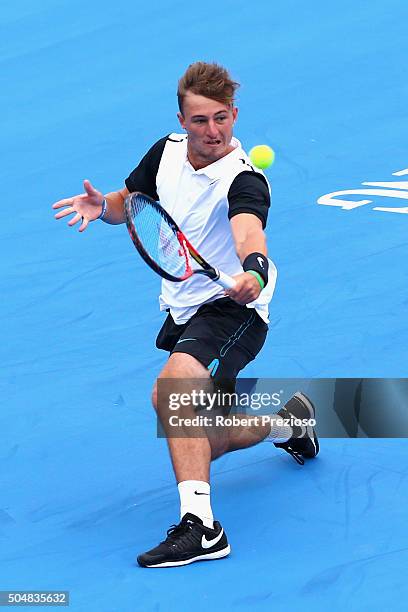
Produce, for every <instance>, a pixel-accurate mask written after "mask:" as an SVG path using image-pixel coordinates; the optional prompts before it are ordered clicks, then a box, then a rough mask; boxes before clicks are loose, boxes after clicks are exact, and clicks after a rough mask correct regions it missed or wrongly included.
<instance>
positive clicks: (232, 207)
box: [53, 62, 319, 567]
mask: <svg viewBox="0 0 408 612" xmlns="http://www.w3.org/2000/svg"><path fill="white" fill-rule="evenodd" d="M238 86H239V85H238V83H236V82H234V81H233V80H232V79H231V77H230V75H229V73H228V71H227V70H226V69H225V68H223V67H222V66H219V65H217V64H208V63H204V62H196V63H194V64H192V65H190V66H189V67H188V69H187V71H186V72H185V74H184V75H183V76H182V77H181V79H180V80H179V83H178V91H177V96H178V105H179V112H178V119H179V122H180V125H181V128H182V129H183V133H180V134H170V135H167V136H165V137H164V138H161V139H160V140H159V141H158V142H156V143H155V144H154V145H153V146H152V147H151V148H150V150H149V151H148V152H147V153H146V155H145V156H144V157H143V159H142V160H141V161H140V163H139V164H138V166H137V167H136V168H135V169H134V170H133V171H132V172H131V173H130V175H129V176H128V177H127V179H126V180H125V186H124V187H123V188H122V189H120V190H119V191H115V192H111V193H108V194H106V195H103V194H102V193H101V192H100V191H98V190H97V189H95V188H94V186H93V185H92V184H91V183H90V181H88V180H85V181H84V188H85V192H84V193H83V194H81V195H77V196H74V197H71V198H68V199H64V200H61V201H59V202H56V203H55V204H54V205H53V208H55V209H59V208H62V209H63V210H61V211H60V212H58V213H57V214H56V215H55V217H56V218H57V219H60V218H63V217H66V216H67V215H73V217H72V218H71V219H70V220H69V222H68V225H70V226H74V225H77V224H79V225H78V226H79V231H80V232H83V231H84V230H86V228H87V227H88V224H89V223H90V222H91V221H96V220H97V219H102V220H103V221H104V222H105V223H110V224H119V223H124V221H125V219H124V200H125V198H126V196H127V195H128V194H129V193H130V192H134V191H140V192H143V193H145V194H147V195H149V196H150V197H152V198H154V199H156V200H160V203H161V205H162V206H163V207H164V208H165V209H166V210H167V211H168V213H169V214H170V215H171V216H172V217H173V218H174V220H175V221H176V223H177V224H178V225H179V227H180V228H181V230H182V231H183V232H184V234H185V235H186V236H187V237H188V239H189V240H190V241H191V243H192V244H193V245H194V247H195V248H196V249H197V250H198V251H199V252H200V253H201V254H202V256H203V257H204V258H205V259H207V260H208V261H210V262H211V263H212V264H213V265H216V266H217V267H218V268H220V269H221V270H223V272H225V273H226V274H228V275H230V276H233V277H234V279H235V281H236V285H235V287H234V288H233V289H230V290H228V291H227V292H225V291H224V289H222V288H221V287H220V286H219V285H217V284H216V283H214V282H213V281H211V280H209V279H208V278H205V277H202V276H194V277H192V278H191V279H189V280H187V281H185V282H181V283H172V282H170V281H167V280H163V282H162V290H161V295H160V308H161V310H163V311H167V313H168V314H167V318H166V320H165V322H164V325H163V327H162V328H161V330H160V332H159V334H158V337H157V341H156V345H157V347H158V348H160V349H163V350H165V351H168V352H169V353H170V356H169V359H168V361H167V363H166V365H165V366H164V368H163V370H162V371H161V373H160V374H159V377H158V378H159V380H160V379H165V380H167V379H182V380H190V379H191V380H193V379H194V380H195V379H205V380H208V381H214V384H217V381H223V380H225V379H228V380H232V381H234V380H235V379H236V377H237V375H238V373H239V372H240V371H241V370H242V369H243V368H244V367H245V366H246V365H247V364H248V363H249V362H250V361H252V360H253V359H254V358H255V357H256V355H257V354H258V353H259V351H260V350H261V348H262V346H263V344H264V342H265V338H266V334H267V329H268V304H269V302H270V300H271V298H272V294H273V291H274V286H275V281H276V268H275V266H274V265H273V263H272V261H271V260H269V259H268V257H267V246H266V239H265V234H264V229H265V226H266V222H267V216H268V209H269V206H270V187H269V184H268V181H267V179H266V178H265V176H264V174H263V173H262V172H261V171H260V170H258V169H256V168H254V167H253V166H252V165H251V161H250V159H249V158H248V156H247V154H246V153H245V151H244V150H243V148H242V147H241V143H240V142H239V141H238V140H237V139H236V138H235V137H234V136H233V127H234V124H235V122H236V120H237V116H238V109H237V107H236V106H235V103H234V98H235V92H236V90H237V87H238ZM158 396H159V397H160V394H158V393H157V385H155V388H154V390H153V405H154V408H155V409H156V411H157V412H158V414H159V417H160V418H161V419H162V420H163V414H165V411H166V409H168V406H160V402H159V401H158V399H157V398H158ZM277 415H278V416H280V417H294V418H296V419H311V418H313V417H314V407H313V405H312V403H311V402H310V400H309V399H308V398H307V397H306V396H305V395H304V394H302V393H297V394H295V396H294V397H293V398H292V399H291V400H289V402H287V404H286V405H285V406H284V407H283V408H282V409H281V410H279V411H278V413H277ZM274 416H276V415H271V421H270V422H268V423H265V424H263V425H262V424H259V425H257V426H251V427H245V426H244V425H243V426H242V427H236V426H234V427H230V428H224V430H223V433H222V435H217V436H210V435H208V436H204V437H196V436H184V437H183V436H181V437H171V436H168V440H167V441H168V446H169V452H170V456H171V460H172V464H173V469H174V473H175V477H176V480H177V483H178V490H179V494H180V523H179V524H178V525H176V526H173V527H171V528H170V529H169V530H168V531H167V537H166V539H165V540H164V541H163V542H161V543H160V544H159V545H158V546H156V547H155V548H153V549H152V550H149V551H148V552H146V553H143V554H141V555H139V556H138V563H139V564H140V565H141V566H143V567H169V566H177V565H186V564H188V563H192V562H193V561H197V560H202V559H219V558H221V557H225V556H226V555H228V553H229V552H230V546H229V544H228V540H227V536H226V534H225V532H224V530H223V528H222V527H221V525H220V523H219V522H218V521H216V520H214V516H213V512H212V507H211V496H210V462H211V461H212V460H214V459H216V458H218V457H220V456H221V455H223V454H224V453H227V452H230V451H233V450H238V449H242V448H247V447H249V446H252V445H254V444H257V443H258V442H260V441H262V440H269V441H271V442H273V443H274V444H275V446H277V447H279V448H282V449H283V450H285V451H287V452H288V453H290V454H291V455H292V456H293V457H294V459H295V460H296V461H297V462H298V463H300V464H303V463H304V458H313V457H315V456H316V455H317V453H318V451H319V445H318V440H317V437H316V434H315V431H314V429H313V427H311V426H306V427H304V426H302V427H299V428H297V427H295V426H291V425H290V424H285V425H279V426H278V425H277V424H276V422H275V421H276V419H275V421H274V418H273V417H274ZM292 420H293V419H292ZM165 429H166V427H165Z"/></svg>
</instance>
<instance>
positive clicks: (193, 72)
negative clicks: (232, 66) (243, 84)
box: [177, 62, 239, 113]
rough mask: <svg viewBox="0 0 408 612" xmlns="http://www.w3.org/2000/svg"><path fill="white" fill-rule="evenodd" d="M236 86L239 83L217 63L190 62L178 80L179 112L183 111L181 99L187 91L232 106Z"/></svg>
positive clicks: (182, 99)
mask: <svg viewBox="0 0 408 612" xmlns="http://www.w3.org/2000/svg"><path fill="white" fill-rule="evenodd" d="M238 87H239V83H237V82H236V81H233V80H232V79H231V76H230V74H229V72H228V70H226V68H224V67H223V66H220V65H219V64H215V63H212V64H207V63H206V62H195V63H194V64H190V66H189V67H188V68H187V70H186V72H185V73H184V74H183V76H182V77H181V79H180V80H179V82H178V88H177V98H178V105H179V109H180V112H181V113H183V101H184V97H185V95H186V93H187V92H188V91H190V92H191V93H194V94H197V95H199V96H204V97H205V98H211V100H216V101H217V102H221V103H222V104H226V105H227V106H231V107H232V106H233V105H234V99H235V92H236V90H237V89H238Z"/></svg>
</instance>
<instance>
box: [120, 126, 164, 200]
mask: <svg viewBox="0 0 408 612" xmlns="http://www.w3.org/2000/svg"><path fill="white" fill-rule="evenodd" d="M167 138H168V137H167V136H165V137H164V138H160V140H158V141H157V142H156V143H155V144H154V145H153V146H152V147H151V148H150V149H149V150H148V152H147V153H146V155H145V156H144V157H143V159H142V160H141V161H140V163H139V165H138V166H136V168H135V169H134V170H132V172H131V173H130V174H129V176H128V177H127V179H126V180H125V185H126V187H127V188H128V190H129V191H130V192H131V193H132V192H133V191H141V192H142V193H145V194H146V195H148V196H150V197H151V198H153V199H154V200H158V199H159V196H158V195H157V191H156V176H157V171H158V169H159V165H160V160H161V157H162V155H163V151H164V147H165V145H166V142H167Z"/></svg>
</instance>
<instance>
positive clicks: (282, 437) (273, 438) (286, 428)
mask: <svg viewBox="0 0 408 612" xmlns="http://www.w3.org/2000/svg"><path fill="white" fill-rule="evenodd" d="M276 419H282V416H281V415H280V414H271V431H270V432H269V434H268V435H267V436H266V438H265V440H269V442H286V441H287V440H289V438H291V437H292V435H293V430H292V428H291V426H290V425H277V424H276Z"/></svg>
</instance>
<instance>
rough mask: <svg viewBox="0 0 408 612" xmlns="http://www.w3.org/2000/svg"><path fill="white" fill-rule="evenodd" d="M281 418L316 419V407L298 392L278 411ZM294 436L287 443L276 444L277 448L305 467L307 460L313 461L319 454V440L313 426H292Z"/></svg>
mask: <svg viewBox="0 0 408 612" xmlns="http://www.w3.org/2000/svg"><path fill="white" fill-rule="evenodd" d="M278 414H279V416H281V417H282V418H284V419H288V418H289V419H291V420H293V419H308V420H309V419H314V418H315V407H314V406H313V404H312V402H311V401H310V399H309V398H308V397H307V396H306V395H305V394H304V393H301V392H300V391H298V392H297V393H295V395H294V396H293V397H292V398H291V399H290V400H289V401H288V402H286V404H285V405H284V407H283V408H281V409H280V410H279V411H278ZM291 426H292V429H293V436H292V437H291V438H289V440H287V441H286V442H274V444H275V446H276V447H277V448H283V450H285V451H286V452H287V453H289V455H292V457H293V458H294V460H295V461H297V462H298V463H299V464H300V465H304V463H305V461H304V458H305V459H313V457H316V455H317V453H318V452H319V440H318V439H317V435H316V432H315V430H314V428H313V426H312V425H306V426H303V425H299V426H298V425H291Z"/></svg>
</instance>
